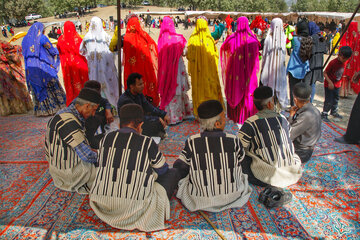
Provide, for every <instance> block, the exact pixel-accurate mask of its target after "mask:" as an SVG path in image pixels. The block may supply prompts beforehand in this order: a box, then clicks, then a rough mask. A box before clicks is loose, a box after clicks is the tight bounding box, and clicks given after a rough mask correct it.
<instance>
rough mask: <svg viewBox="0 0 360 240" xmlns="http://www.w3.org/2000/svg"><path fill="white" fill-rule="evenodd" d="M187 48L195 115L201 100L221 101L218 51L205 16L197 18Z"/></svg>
mask: <svg viewBox="0 0 360 240" xmlns="http://www.w3.org/2000/svg"><path fill="white" fill-rule="evenodd" d="M187 48H188V49H187V55H186V57H187V59H188V60H189V63H188V68H189V74H190V76H191V88H192V100H193V106H194V115H195V116H196V117H197V115H198V114H197V108H198V106H199V105H200V104H201V103H202V102H204V101H206V100H211V99H213V100H219V101H220V102H221V103H223V97H222V93H221V86H220V81H219V74H218V61H219V52H218V50H217V48H216V45H215V41H214V39H213V38H212V37H211V33H210V30H209V27H208V23H207V20H206V18H204V17H200V18H198V19H197V21H196V26H195V30H194V32H193V33H192V34H191V36H190V39H189V41H188V47H187Z"/></svg>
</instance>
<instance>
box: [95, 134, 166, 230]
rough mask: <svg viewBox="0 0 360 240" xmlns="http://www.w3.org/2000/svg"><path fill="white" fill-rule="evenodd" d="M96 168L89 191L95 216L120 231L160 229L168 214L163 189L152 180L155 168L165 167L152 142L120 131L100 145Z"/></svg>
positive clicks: (163, 160)
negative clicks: (93, 180)
mask: <svg viewBox="0 0 360 240" xmlns="http://www.w3.org/2000/svg"><path fill="white" fill-rule="evenodd" d="M98 161H99V167H98V170H97V174H96V178H95V182H94V184H93V187H92V189H91V191H90V206H91V207H92V209H93V210H94V212H95V213H96V215H97V216H99V217H100V218H101V219H102V220H103V221H105V222H106V223H108V224H109V225H111V226H113V227H115V228H120V229H128V230H132V229H140V230H142V231H154V230H158V229H162V228H164V227H165V226H164V219H165V217H166V216H168V214H169V212H170V205H169V200H168V198H167V195H166V191H165V190H164V188H162V187H161V186H160V184H158V183H157V182H155V180H156V179H157V174H156V173H155V171H154V169H155V168H160V167H162V166H163V165H164V164H165V158H164V157H163V155H162V154H161V152H159V151H158V148H157V145H156V143H155V142H154V141H153V140H152V139H151V138H149V137H146V136H143V135H139V134H137V133H136V132H135V131H134V130H133V129H131V128H122V129H120V130H119V131H114V132H111V133H109V134H107V135H106V136H105V137H104V138H103V139H102V140H101V142H100V148H99V158H98Z"/></svg>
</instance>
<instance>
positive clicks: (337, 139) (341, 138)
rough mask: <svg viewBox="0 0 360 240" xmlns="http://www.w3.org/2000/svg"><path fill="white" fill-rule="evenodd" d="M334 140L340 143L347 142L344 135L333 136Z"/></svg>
mask: <svg viewBox="0 0 360 240" xmlns="http://www.w3.org/2000/svg"><path fill="white" fill-rule="evenodd" d="M334 141H335V142H338V143H342V144H348V143H347V142H346V141H345V138H344V136H341V137H338V138H335V139H334Z"/></svg>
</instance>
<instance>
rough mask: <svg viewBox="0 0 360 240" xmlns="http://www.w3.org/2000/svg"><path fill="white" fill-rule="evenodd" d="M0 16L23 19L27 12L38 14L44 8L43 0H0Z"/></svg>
mask: <svg viewBox="0 0 360 240" xmlns="http://www.w3.org/2000/svg"><path fill="white" fill-rule="evenodd" d="M0 6H1V8H0V17H1V18H3V19H4V20H9V19H18V20H23V19H24V17H25V16H26V15H28V14H31V13H35V14H39V13H40V10H41V9H43V8H44V1H43V0H22V1H17V0H1V2H0Z"/></svg>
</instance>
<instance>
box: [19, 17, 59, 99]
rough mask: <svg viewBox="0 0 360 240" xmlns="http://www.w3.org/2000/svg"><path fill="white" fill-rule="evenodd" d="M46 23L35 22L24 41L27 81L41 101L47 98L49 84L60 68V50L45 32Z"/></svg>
mask: <svg viewBox="0 0 360 240" xmlns="http://www.w3.org/2000/svg"><path fill="white" fill-rule="evenodd" d="M43 30H44V25H43V24H42V23H40V22H37V23H34V24H33V25H32V26H31V27H30V29H29V31H28V33H27V34H26V36H25V37H24V39H23V41H22V51H23V56H24V62H25V73H26V82H27V84H28V85H29V84H30V85H31V87H32V89H33V91H34V94H35V96H36V98H37V99H38V101H39V102H42V101H43V100H45V99H46V98H47V96H48V95H47V90H46V87H47V84H48V82H49V81H50V80H51V79H53V78H56V79H57V73H58V70H59V65H60V59H59V56H58V55H59V52H58V50H57V49H56V48H54V47H53V46H52V44H51V43H50V41H49V39H48V38H47V37H46V36H45V35H44V34H43Z"/></svg>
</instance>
